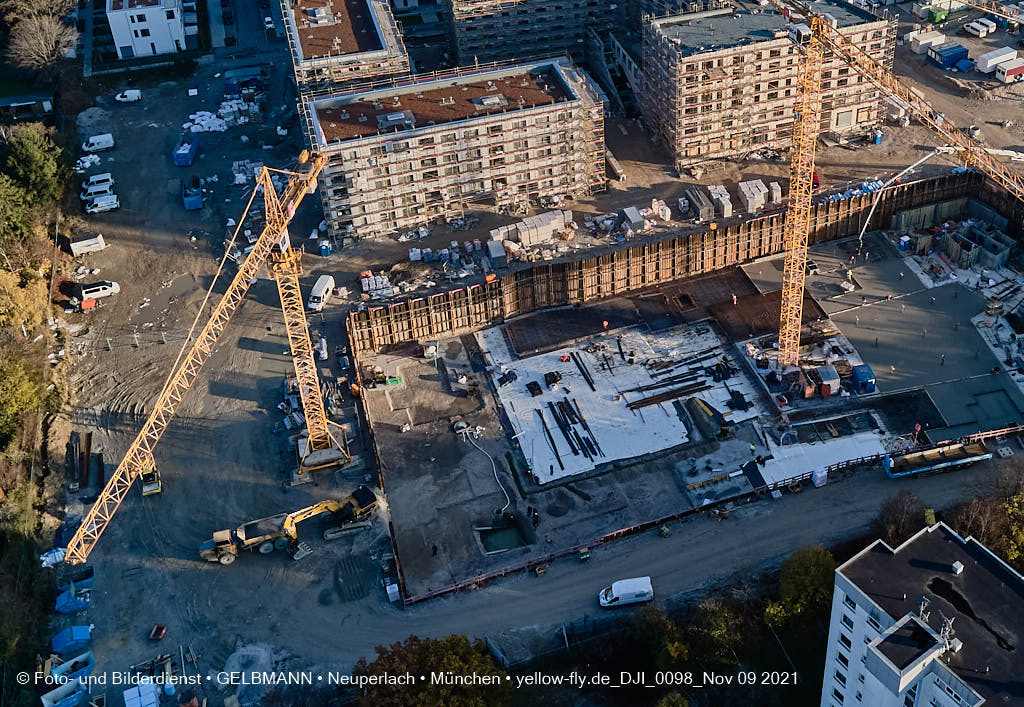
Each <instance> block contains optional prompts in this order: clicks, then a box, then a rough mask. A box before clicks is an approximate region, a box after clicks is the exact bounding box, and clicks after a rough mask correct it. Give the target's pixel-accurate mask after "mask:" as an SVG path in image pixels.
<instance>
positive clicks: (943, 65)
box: [928, 42, 967, 69]
mask: <svg viewBox="0 0 1024 707" xmlns="http://www.w3.org/2000/svg"><path fill="white" fill-rule="evenodd" d="M928 58H929V59H931V60H932V62H933V63H934V64H935V65H936V66H938V67H939V68H940V69H948V68H950V67H952V66H954V65H955V64H956V63H957V62H958V61H960V60H961V59H966V58H967V47H965V46H963V45H962V44H957V43H956V42H944V43H943V44H939V45H937V46H936V45H932V46H930V47H928Z"/></svg>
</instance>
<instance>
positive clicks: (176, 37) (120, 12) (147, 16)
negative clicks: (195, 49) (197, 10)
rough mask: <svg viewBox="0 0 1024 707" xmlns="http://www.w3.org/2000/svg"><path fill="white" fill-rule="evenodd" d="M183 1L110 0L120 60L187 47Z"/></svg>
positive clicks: (111, 18) (108, 1) (111, 22)
mask: <svg viewBox="0 0 1024 707" xmlns="http://www.w3.org/2000/svg"><path fill="white" fill-rule="evenodd" d="M184 15H185V13H184V10H183V9H182V5H181V0H107V21H108V22H109V23H110V33H111V34H112V35H113V37H114V46H115V47H116V48H117V58H118V59H132V58H135V57H138V56H152V55H154V54H169V53H171V52H180V51H183V50H184V49H185V19H184Z"/></svg>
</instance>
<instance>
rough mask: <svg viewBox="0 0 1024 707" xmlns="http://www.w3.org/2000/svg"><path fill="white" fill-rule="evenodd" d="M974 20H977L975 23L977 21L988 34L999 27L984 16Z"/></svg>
mask: <svg viewBox="0 0 1024 707" xmlns="http://www.w3.org/2000/svg"><path fill="white" fill-rule="evenodd" d="M975 22H977V23H978V24H979V25H981V26H982V27H984V28H986V29H987V30H988V33H989V34H992V33H993V32H995V31H996V30H997V29H999V25H997V24H996V23H995V22H993V21H992V20H989V19H986V18H984V17H982V18H980V19H977V20H975Z"/></svg>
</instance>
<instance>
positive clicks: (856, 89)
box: [640, 0, 896, 169]
mask: <svg viewBox="0 0 1024 707" xmlns="http://www.w3.org/2000/svg"><path fill="white" fill-rule="evenodd" d="M815 9H816V10H819V11H821V12H827V13H828V14H830V15H832V16H833V17H834V18H835V20H836V22H837V23H838V28H839V29H840V31H841V32H842V33H843V34H845V35H846V36H847V37H849V38H850V39H851V40H852V41H853V42H855V43H856V44H857V45H858V46H860V47H861V48H862V49H864V50H865V51H867V52H868V53H869V54H870V55H871V56H872V57H873V58H874V59H875V60H876V61H878V62H880V63H881V64H883V65H884V66H886V67H887V68H891V67H892V60H893V55H894V52H895V47H896V26H895V23H894V22H892V21H890V20H887V19H880V18H878V17H876V16H874V15H872V14H870V13H869V12H867V11H866V10H861V9H859V8H856V7H854V6H852V5H846V4H845V3H842V2H840V1H839V0H821V2H818V3H816V4H815ZM643 34H644V36H643V80H642V86H641V89H640V91H641V96H642V97H641V107H642V113H643V116H644V121H645V122H646V124H647V126H648V128H649V129H650V130H651V131H652V132H653V133H654V134H655V135H656V136H657V137H658V139H659V140H660V141H661V142H662V143H663V144H664V145H665V146H666V147H667V148H668V150H669V151H670V152H671V154H672V156H673V158H674V160H675V163H676V167H677V169H682V168H684V167H686V166H688V165H692V164H695V163H698V162H703V161H705V160H714V159H727V158H731V157H735V156H738V155H741V154H745V153H747V152H749V151H751V150H757V149H764V148H771V149H776V150H779V149H785V148H787V147H789V146H790V144H791V141H792V130H793V104H794V101H795V97H796V90H797V89H796V83H797V70H798V66H797V64H798V62H797V57H798V54H799V50H798V48H797V46H796V44H795V43H794V42H793V41H792V40H791V39H790V38H789V37H788V32H787V29H786V19H785V18H784V17H783V16H782V15H780V14H778V13H776V12H774V11H771V10H754V11H744V12H737V11H735V10H733V9H719V10H709V11H707V12H699V13H691V14H685V15H674V16H670V17H662V18H651V17H648V18H645V21H644V27H643ZM881 104H882V97H881V94H880V93H879V92H878V91H877V90H876V89H875V88H874V87H873V86H872V85H871V84H870V83H869V82H868V81H867V79H865V78H863V77H862V76H860V75H859V74H858V73H857V72H856V71H854V70H853V69H851V68H850V67H848V66H846V65H845V64H843V63H842V62H841V61H840V60H838V59H835V58H832V59H826V63H825V66H824V70H823V73H822V106H821V130H822V132H823V133H827V132H830V131H831V132H833V133H838V134H845V133H854V132H864V131H866V130H868V129H869V128H871V127H873V126H875V125H877V124H878V122H879V120H880V116H881V110H882V105H881Z"/></svg>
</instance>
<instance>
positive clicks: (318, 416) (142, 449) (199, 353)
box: [64, 152, 331, 564]
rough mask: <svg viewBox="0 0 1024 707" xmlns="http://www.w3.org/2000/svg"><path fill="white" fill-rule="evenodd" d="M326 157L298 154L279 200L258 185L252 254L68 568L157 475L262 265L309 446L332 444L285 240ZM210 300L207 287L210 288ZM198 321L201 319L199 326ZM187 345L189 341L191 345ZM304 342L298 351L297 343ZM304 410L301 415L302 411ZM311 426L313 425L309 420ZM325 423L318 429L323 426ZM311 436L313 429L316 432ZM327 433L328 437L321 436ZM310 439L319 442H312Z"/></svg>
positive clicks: (99, 503)
mask: <svg viewBox="0 0 1024 707" xmlns="http://www.w3.org/2000/svg"><path fill="white" fill-rule="evenodd" d="M326 163H327V157H326V156H323V155H319V154H309V153H307V152H303V154H302V155H301V156H300V158H299V167H298V169H299V170H301V171H294V172H283V173H284V174H287V175H288V176H289V181H288V184H287V186H286V188H285V189H284V191H283V193H282V194H280V195H279V194H278V193H277V191H276V189H275V188H274V184H273V182H272V180H271V170H269V169H268V168H266V167H264V168H263V169H262V170H261V172H260V174H259V175H258V177H257V179H256V184H257V187H256V190H257V191H259V190H260V189H262V191H263V197H264V201H265V205H266V208H265V213H266V223H265V225H264V228H263V231H262V233H261V234H260V236H259V238H258V239H257V240H256V243H255V244H254V245H253V249H252V251H251V252H250V253H249V255H248V256H247V257H246V259H245V260H244V261H243V262H242V264H241V266H240V267H239V268H238V272H237V273H235V276H234V278H233V279H232V280H231V283H230V284H229V285H228V287H227V290H226V291H225V293H224V295H223V297H222V298H221V299H220V301H218V302H217V304H216V305H215V306H214V307H213V309H212V311H211V313H210V316H209V318H208V319H207V321H206V323H205V324H204V325H203V327H202V329H200V330H199V332H198V333H197V334H195V335H194V338H193V339H191V341H186V343H185V346H184V347H183V348H182V351H181V353H180V354H179V355H178V359H177V360H176V361H175V364H174V366H172V368H171V372H170V374H169V375H168V377H167V380H166V382H165V383H164V387H163V389H162V390H161V391H160V394H159V395H158V396H157V399H156V402H155V403H154V405H153V410H152V412H150V414H149V416H148V417H147V418H146V421H145V422H144V423H143V425H142V429H141V430H139V433H138V435H136V437H135V439H134V440H133V441H132V443H131V445H130V446H129V447H128V451H127V452H126V453H125V455H124V458H123V459H122V460H121V463H120V464H118V466H117V469H116V470H115V471H114V472H113V473H112V474H111V475H110V478H109V480H108V481H107V484H106V486H105V487H104V489H103V491H102V492H101V493H100V495H99V497H98V498H97V499H96V502H95V503H94V504H93V506H92V508H91V509H90V510H89V512H88V513H87V514H86V516H85V518H83V519H82V523H81V525H80V526H79V527H78V530H77V531H76V532H75V535H74V536H73V537H72V539H71V541H70V542H69V543H68V546H67V550H66V552H65V558H64V559H65V562H67V563H69V564H80V563H83V562H85V561H86V560H87V559H88V557H89V553H90V552H92V549H93V548H94V547H95V545H96V543H97V541H99V539H100V536H101V535H102V534H103V532H104V531H105V530H106V529H107V526H108V525H109V524H110V521H111V519H112V518H113V517H114V514H115V513H116V512H117V509H118V508H119V507H120V505H121V503H122V501H124V499H125V497H126V496H127V494H128V491H129V489H131V487H132V484H133V483H134V482H135V480H136V479H137V478H138V477H139V476H140V475H141V474H142V473H143V472H147V471H150V470H152V469H153V468H154V467H155V461H154V458H153V450H154V448H155V447H156V444H157V442H159V441H160V438H161V437H162V436H163V434H164V432H165V431H166V430H167V427H168V426H169V425H170V423H171V420H172V419H173V418H174V414H175V412H176V411H177V409H178V405H179V404H180V403H181V401H182V399H183V398H184V396H185V394H186V393H187V392H188V391H189V389H190V388H191V387H192V385H193V384H194V383H195V381H196V379H197V378H198V377H199V373H200V371H201V370H202V368H203V365H204V364H205V363H206V362H207V360H209V358H210V355H211V354H212V353H213V349H214V347H215V346H216V344H217V341H218V339H219V338H220V336H221V334H222V333H223V331H224V328H225V327H226V326H227V324H228V322H229V321H230V319H231V316H232V315H233V314H234V313H235V311H236V310H237V309H238V305H239V304H241V302H242V299H243V298H244V297H245V294H246V292H248V290H249V286H250V284H251V283H252V282H253V281H255V279H256V276H257V274H258V273H259V272H260V270H261V269H262V268H263V266H264V265H268V266H269V270H270V272H271V274H272V276H273V277H274V278H275V280H276V281H277V283H278V291H279V292H281V293H282V294H281V300H282V305H283V308H284V311H285V322H286V325H287V328H288V338H289V342H290V344H291V350H292V355H293V359H294V361H295V368H296V375H297V377H298V379H299V381H300V392H301V393H302V402H303V406H304V408H303V409H304V411H305V412H306V416H307V420H308V421H309V422H308V427H309V430H310V445H309V446H313V445H314V444H317V445H323V444H330V442H331V437H330V433H329V431H327V422H326V415H325V414H324V408H323V399H322V398H321V396H320V390H319V385H318V383H317V382H316V364H315V362H314V361H313V352H312V346H311V345H310V343H309V335H308V333H307V331H306V328H305V326H306V323H305V322H306V320H305V314H304V312H303V309H302V299H301V296H299V294H298V293H299V287H298V274H299V272H300V269H299V268H300V266H299V257H300V255H299V254H298V253H296V252H295V251H293V250H292V248H291V243H290V241H289V238H288V222H289V221H290V220H291V218H292V216H293V215H294V214H295V209H296V208H297V207H298V205H299V203H300V202H301V201H302V199H303V197H304V196H305V195H306V194H307V193H310V192H312V191H313V190H314V189H315V187H316V180H317V177H318V176H319V174H320V172H321V170H323V168H324V165H325V164H326ZM211 292H212V286H211ZM197 321H198V318H197ZM190 338H191V337H190ZM303 338H304V339H305V345H304V346H303V344H302V342H301V339H303ZM307 405H308V406H309V407H306V406H307ZM314 418H315V419H314ZM321 423H322V425H321ZM314 428H315V429H314ZM325 432H326V434H324V433H325ZM315 435H320V436H319V437H315Z"/></svg>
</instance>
